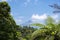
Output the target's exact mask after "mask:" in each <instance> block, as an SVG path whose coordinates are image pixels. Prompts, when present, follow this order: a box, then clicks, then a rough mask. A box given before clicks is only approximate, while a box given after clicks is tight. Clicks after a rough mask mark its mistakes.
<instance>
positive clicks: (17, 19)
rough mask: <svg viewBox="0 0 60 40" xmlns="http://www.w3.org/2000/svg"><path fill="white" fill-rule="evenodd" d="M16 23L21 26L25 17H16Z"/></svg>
mask: <svg viewBox="0 0 60 40" xmlns="http://www.w3.org/2000/svg"><path fill="white" fill-rule="evenodd" d="M14 19H15V22H16V23H17V24H18V25H20V24H21V23H22V22H23V17H22V16H19V17H15V18H14Z"/></svg>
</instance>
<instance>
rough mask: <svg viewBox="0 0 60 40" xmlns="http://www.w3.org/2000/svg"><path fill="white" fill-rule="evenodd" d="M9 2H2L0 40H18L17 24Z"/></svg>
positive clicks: (0, 6)
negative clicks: (11, 13)
mask: <svg viewBox="0 0 60 40" xmlns="http://www.w3.org/2000/svg"><path fill="white" fill-rule="evenodd" d="M10 11H11V10H10V6H9V5H8V3H7V2H0V40H17V33H16V32H17V30H16V23H15V21H14V19H13V18H12V16H11V15H10Z"/></svg>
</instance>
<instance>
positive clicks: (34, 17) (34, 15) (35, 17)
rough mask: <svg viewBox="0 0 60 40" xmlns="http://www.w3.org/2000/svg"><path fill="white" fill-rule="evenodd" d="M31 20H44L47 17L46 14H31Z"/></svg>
mask: <svg viewBox="0 0 60 40" xmlns="http://www.w3.org/2000/svg"><path fill="white" fill-rule="evenodd" d="M31 18H32V19H35V20H44V19H46V18H47V15H46V14H43V15H38V14H33V15H32V17H31Z"/></svg>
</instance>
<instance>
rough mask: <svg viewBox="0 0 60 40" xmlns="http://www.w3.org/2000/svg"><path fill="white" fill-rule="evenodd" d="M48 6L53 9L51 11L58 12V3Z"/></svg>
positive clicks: (59, 10) (59, 9)
mask: <svg viewBox="0 0 60 40" xmlns="http://www.w3.org/2000/svg"><path fill="white" fill-rule="evenodd" d="M49 6H50V7H52V8H54V9H55V11H53V13H60V6H59V5H58V4H53V5H49Z"/></svg>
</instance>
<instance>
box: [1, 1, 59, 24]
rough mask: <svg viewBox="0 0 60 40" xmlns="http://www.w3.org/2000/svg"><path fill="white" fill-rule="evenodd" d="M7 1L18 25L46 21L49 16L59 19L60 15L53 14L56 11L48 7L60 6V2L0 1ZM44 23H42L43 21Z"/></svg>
mask: <svg viewBox="0 0 60 40" xmlns="http://www.w3.org/2000/svg"><path fill="white" fill-rule="evenodd" d="M0 1H7V2H8V3H9V5H10V7H11V15H12V16H13V18H14V19H15V21H16V23H17V24H19V25H20V24H22V23H24V22H26V21H28V20H32V21H34V22H39V20H44V19H46V18H47V15H50V16H52V17H53V18H55V19H59V18H58V16H60V14H53V13H52V11H53V10H55V9H53V8H51V7H49V6H48V5H51V4H54V3H57V4H59V5H60V0H0ZM41 22H42V21H41Z"/></svg>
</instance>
